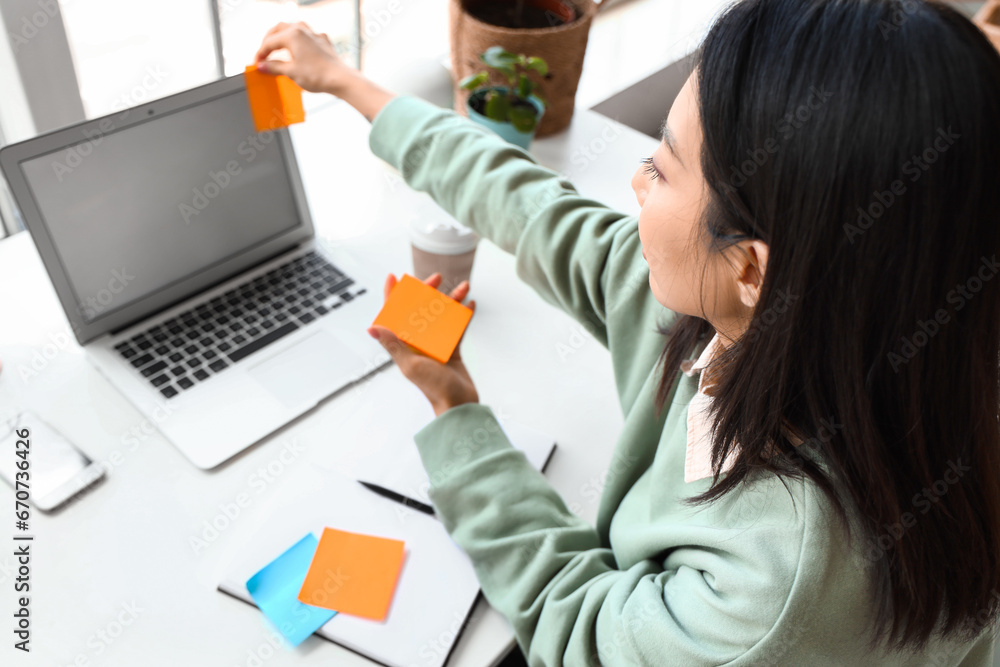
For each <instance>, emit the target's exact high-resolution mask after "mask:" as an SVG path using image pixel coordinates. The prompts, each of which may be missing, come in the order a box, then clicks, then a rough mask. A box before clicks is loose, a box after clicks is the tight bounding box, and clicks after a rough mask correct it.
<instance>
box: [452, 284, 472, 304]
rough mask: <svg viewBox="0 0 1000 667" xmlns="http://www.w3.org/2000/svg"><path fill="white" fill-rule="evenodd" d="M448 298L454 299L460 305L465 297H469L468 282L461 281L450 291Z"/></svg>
mask: <svg viewBox="0 0 1000 667" xmlns="http://www.w3.org/2000/svg"><path fill="white" fill-rule="evenodd" d="M448 296H449V297H451V298H452V299H454V300H455V301H458V302H459V303H462V301H463V300H464V299H465V297H467V296H469V281H468V280H463V281H462V282H460V283H459V284H458V286H457V287H456V288H455V289H453V290H452V291H451V294H449V295H448Z"/></svg>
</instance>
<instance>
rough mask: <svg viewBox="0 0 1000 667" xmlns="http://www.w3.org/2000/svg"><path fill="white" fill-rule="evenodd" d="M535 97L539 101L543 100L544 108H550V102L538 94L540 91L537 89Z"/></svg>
mask: <svg viewBox="0 0 1000 667" xmlns="http://www.w3.org/2000/svg"><path fill="white" fill-rule="evenodd" d="M535 98H536V99H537V100H538V101H539V102H541V103H542V106H543V107H544V108H546V109H548V108H549V103H548V102H546V101H545V98H544V97H542V96H541V95H539V94H538V91H537V90H536V91H535Z"/></svg>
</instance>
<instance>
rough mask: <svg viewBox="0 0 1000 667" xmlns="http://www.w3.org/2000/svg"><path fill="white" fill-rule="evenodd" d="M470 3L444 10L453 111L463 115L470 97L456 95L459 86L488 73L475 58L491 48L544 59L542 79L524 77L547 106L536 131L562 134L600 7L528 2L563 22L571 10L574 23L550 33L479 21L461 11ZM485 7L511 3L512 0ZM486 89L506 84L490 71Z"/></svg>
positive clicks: (578, 1)
mask: <svg viewBox="0 0 1000 667" xmlns="http://www.w3.org/2000/svg"><path fill="white" fill-rule="evenodd" d="M469 1H470V0H451V2H450V6H449V20H450V24H451V25H450V41H451V72H452V82H453V88H454V94H455V111H457V112H458V113H460V114H462V115H466V101H467V100H468V97H469V91H467V90H462V89H460V88H459V87H458V82H459V81H461V80H462V79H463V78H465V77H466V76H468V75H470V74H475V73H477V72H485V71H490V70H488V68H487V67H486V66H485V65H484V64H483V62H482V61H481V60H479V54H481V53H483V52H484V51H486V49H488V48H490V47H491V46H502V47H503V48H505V49H507V50H508V51H510V52H512V53H521V54H524V55H526V56H538V57H541V58H544V59H545V61H546V62H547V63H548V65H549V74H548V76H546V77H541V76H539V75H538V74H537V73H536V72H531V73H530V74H529V77H530V78H531V80H532V81H534V82H535V83H537V84H538V89H537V92H538V94H539V95H540V96H541V97H542V98H544V99H545V101H546V103H547V104H548V107H547V109H546V111H545V116H544V117H543V118H542V120H541V123H540V124H539V125H538V130H537V136H539V137H545V136H548V135H550V134H555V133H556V132H560V131H562V130H564V129H566V127H567V126H568V125H569V123H570V120H572V118H573V110H574V107H575V105H576V90H577V86H578V85H579V83H580V74H581V72H582V71H583V57H584V54H585V53H586V50H587V39H588V37H589V34H590V25H591V23H592V22H593V20H594V16H595V15H596V14H597V12H598V9H599V7H600V6H601V5H598V4H597V3H595V2H594V0H527V2H529V4H532V5H535V6H536V7H539V8H542V9H545V10H546V11H547V12H549V13H551V14H552V15H555V16H557V17H560V18H562V17H564V16H566V14H565V12H566V9H567V7H568V6H569V5H572V7H574V8H575V9H576V13H577V15H578V17H577V18H576V20H574V21H572V22H571V23H565V24H562V25H556V26H553V27H547V28H526V29H517V28H502V27H500V26H495V25H491V24H489V23H484V22H482V21H480V20H479V19H477V18H475V17H474V16H472V15H471V14H470V13H469V12H468V11H467V10H466V6H467V3H468V2H469ZM478 1H479V2H483V1H486V0H478ZM488 1H489V2H496V3H505V2H510V3H513V2H514V1H515V0H488ZM602 5H603V3H602ZM489 83H490V85H494V86H503V85H505V84H508V82H507V80H506V79H504V78H503V76H501V75H499V74H497V73H495V72H492V71H490V81H489Z"/></svg>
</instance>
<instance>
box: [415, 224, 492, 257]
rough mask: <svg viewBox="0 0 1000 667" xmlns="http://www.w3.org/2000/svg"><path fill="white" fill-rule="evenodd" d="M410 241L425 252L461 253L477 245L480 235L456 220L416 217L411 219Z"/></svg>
mask: <svg viewBox="0 0 1000 667" xmlns="http://www.w3.org/2000/svg"><path fill="white" fill-rule="evenodd" d="M410 241H411V242H412V243H413V245H415V246H417V247H418V248H420V249H421V250H423V251H424V252H430V253H434V254H435V255H461V254H463V253H466V252H469V251H470V250H472V249H473V248H475V247H476V244H477V243H478V242H479V236H478V235H477V234H476V233H475V232H474V231H472V230H471V229H469V228H468V227H465V226H463V225H460V224H459V223H458V222H456V221H455V220H449V219H445V218H433V219H431V218H414V219H413V220H411V221H410Z"/></svg>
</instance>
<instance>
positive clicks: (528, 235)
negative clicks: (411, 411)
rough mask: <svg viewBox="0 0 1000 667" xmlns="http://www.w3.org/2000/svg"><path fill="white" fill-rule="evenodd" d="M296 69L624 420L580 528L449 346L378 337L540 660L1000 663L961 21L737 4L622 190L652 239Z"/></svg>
mask: <svg viewBox="0 0 1000 667" xmlns="http://www.w3.org/2000/svg"><path fill="white" fill-rule="evenodd" d="M282 48H284V49H287V50H288V51H289V52H290V54H291V60H290V61H288V62H277V61H266V62H262V64H263V65H264V66H265V67H266V68H267V69H269V70H270V71H272V72H276V73H284V74H287V75H289V76H291V77H292V78H293V79H295V80H296V81H297V82H298V83H299V84H300V85H302V86H303V87H304V88H306V89H308V90H312V91H327V92H329V93H332V94H334V95H337V96H339V97H341V98H343V99H345V100H346V101H348V102H349V103H350V104H352V105H354V106H355V107H356V108H357V109H358V110H359V111H360V112H361V113H363V114H364V115H365V116H366V117H367V118H369V119H370V120H372V121H373V125H372V130H371V139H370V144H371V147H372V149H373V150H374V152H375V153H376V154H377V155H379V156H380V157H382V158H383V159H385V160H386V161H388V162H389V163H390V164H392V165H394V166H396V167H397V168H399V169H400V171H401V172H402V174H403V176H404V178H405V179H406V181H407V182H408V183H409V184H410V185H411V186H412V187H413V188H416V189H418V190H423V191H426V192H428V193H430V195H431V196H432V197H433V198H434V199H435V200H436V201H437V202H438V203H439V204H440V205H441V206H443V207H444V208H445V209H446V210H448V211H449V212H451V213H452V214H453V215H454V216H455V217H456V218H457V219H458V220H460V221H461V222H463V223H465V224H467V225H469V226H471V227H472V228H474V229H475V230H476V231H477V232H479V233H480V234H482V235H483V236H485V237H487V238H489V239H491V240H493V241H494V242H495V243H497V244H498V245H500V246H501V247H503V248H505V249H507V250H508V251H510V252H512V253H515V256H516V261H517V272H518V275H519V276H520V277H521V278H523V279H524V280H525V281H527V282H528V283H530V284H531V285H532V286H534V287H535V288H536V289H537V290H538V291H539V292H540V293H541V294H542V295H543V296H544V297H545V298H547V299H548V300H550V301H551V302H552V303H554V304H556V305H558V306H559V307H561V308H563V309H565V310H566V311H567V312H569V313H570V314H572V315H573V316H574V317H576V318H577V319H579V320H580V321H581V322H583V323H585V324H586V325H587V326H588V328H589V329H590V330H591V331H593V332H594V333H595V335H596V336H597V337H598V338H599V339H600V340H601V341H602V342H603V343H605V344H606V345H607V347H608V349H609V350H610V353H611V356H612V359H613V362H614V368H615V377H616V380H617V384H618V390H619V393H620V397H621V408H622V410H623V411H624V414H625V426H624V429H623V431H622V434H621V439H620V440H619V442H618V444H617V445H616V448H615V455H614V456H615V465H614V466H613V467H612V470H611V471H610V472H609V474H608V476H607V479H606V483H605V488H604V492H603V496H602V499H601V505H600V511H599V515H598V521H597V525H596V527H594V526H591V525H589V524H587V523H586V522H584V521H582V520H581V519H579V518H578V517H576V516H575V515H574V514H572V513H571V512H570V511H569V510H568V509H567V508H566V505H565V504H564V503H563V501H562V500H561V499H560V497H559V496H558V495H557V494H556V492H555V491H554V490H553V489H552V488H551V487H550V486H549V485H548V484H547V482H546V481H545V479H544V478H543V477H542V476H541V475H539V474H538V473H537V472H535V471H534V470H533V469H532V468H531V466H530V465H529V464H528V463H527V462H526V461H525V459H524V457H523V456H522V455H521V454H520V453H518V451H517V450H515V449H513V448H512V447H511V445H510V443H509V442H508V441H507V439H506V437H505V436H504V433H503V431H502V430H501V429H500V428H499V426H498V425H497V422H496V420H495V419H494V416H493V414H492V413H491V411H490V409H489V408H488V407H486V406H483V405H480V404H478V402H477V395H476V390H475V387H474V385H473V382H472V380H471V378H470V377H469V375H468V373H467V372H466V370H465V368H464V366H463V365H462V361H461V359H460V357H459V355H458V354H456V355H455V357H454V358H453V359H452V360H451V361H450V362H449V363H448V364H439V363H437V362H435V361H433V360H431V359H429V358H426V357H422V356H420V355H419V354H417V353H415V352H413V351H412V350H410V349H409V348H407V347H406V346H404V345H401V344H400V343H399V342H398V341H397V340H396V339H395V337H394V336H393V335H392V334H391V333H390V332H389V331H387V330H384V329H373V330H372V331H371V332H370V333H372V334H373V335H375V336H376V337H377V338H378V339H379V340H380V341H381V342H382V343H383V344H384V345H385V346H386V347H387V349H388V350H389V351H390V352H391V354H392V355H393V358H394V359H395V361H396V363H397V364H398V365H399V367H400V369H401V370H402V372H403V373H404V374H405V375H406V376H407V377H408V378H410V380H412V381H413V382H414V383H416V385H417V386H419V387H420V389H421V390H423V392H424V393H425V394H426V396H427V398H428V399H429V400H430V401H431V403H432V405H433V406H434V410H435V413H436V414H437V415H438V416H437V418H436V419H435V420H434V421H432V422H431V423H430V424H429V425H428V426H427V427H426V428H424V429H423V430H421V431H420V432H419V433H418V434H417V435H416V442H417V446H418V448H419V449H420V454H421V457H422V460H423V462H424V465H425V466H426V468H427V470H428V473H429V475H430V479H431V482H432V491H431V498H432V500H433V502H434V504H435V506H436V508H437V511H438V514H439V516H440V517H441V519H442V521H444V524H445V526H446V527H447V528H448V530H449V531H450V532H451V534H452V536H453V537H454V539H455V540H456V541H457V542H458V543H459V544H460V545H461V546H462V547H463V548H464V549H465V550H466V551H467V552H468V554H469V556H470V558H471V559H472V562H473V563H474V565H475V568H476V572H477V573H478V576H479V579H480V581H481V583H482V586H483V590H484V592H485V594H486V597H487V599H488V600H489V602H490V603H491V604H492V605H493V606H494V607H496V608H497V609H498V610H500V611H501V612H502V613H503V614H504V615H506V617H507V618H508V619H509V620H510V622H511V623H512V625H513V627H514V630H515V632H516V636H517V641H518V643H519V645H520V647H521V649H522V650H523V652H524V653H525V655H526V656H527V658H528V662H530V663H531V664H532V665H564V664H565V665H573V666H575V665H596V664H602V665H717V664H734V665H735V664H740V665H744V664H746V665H751V664H752V665H758V664H788V665H826V664H829V665H844V664H852V665H861V664H866V665H867V664H872V665H928V664H932V665H990V664H992V652H993V648H992V640H993V631H994V628H995V626H994V625H993V623H994V621H995V619H996V618H997V615H998V600H1000V594H998V591H1000V427H998V406H1000V278H998V277H997V272H998V270H1000V263H998V260H997V253H998V249H1000V183H998V178H1000V56H998V54H997V53H996V52H995V51H994V50H993V49H992V48H991V46H990V45H989V43H988V42H987V40H986V39H985V38H984V37H983V36H982V35H981V34H980V33H979V31H978V30H977V29H976V28H975V27H974V26H973V25H972V24H971V23H970V22H969V21H967V20H966V19H965V18H963V17H961V16H960V15H959V14H957V13H956V12H954V11H952V10H950V9H948V8H947V7H945V6H943V5H939V4H931V3H925V2H917V1H915V0H909V1H906V2H904V1H900V0H746V1H745V2H740V3H737V4H736V5H734V6H733V7H732V8H731V9H730V10H729V11H728V12H726V13H725V14H724V15H723V16H722V17H721V18H720V19H719V20H718V21H717V23H716V24H715V26H714V27H713V28H712V30H711V32H710V34H709V35H708V37H707V38H706V40H705V42H704V44H703V47H702V49H701V52H700V59H699V62H698V66H697V69H696V71H695V74H694V75H693V76H692V77H691V79H690V80H689V81H688V82H687V85H686V86H685V87H684V89H683V90H682V91H681V93H680V95H679V97H678V98H677V99H676V101H675V102H674V103H673V106H672V108H671V109H670V110H669V115H668V117H667V120H666V123H665V125H664V132H663V142H662V143H661V144H660V146H659V148H658V149H657V150H656V152H655V153H654V154H653V155H652V156H650V157H648V158H647V159H645V160H644V161H643V162H644V164H642V165H641V166H640V168H639V169H638V171H637V172H636V173H635V175H634V176H633V177H632V187H633V189H634V190H635V194H636V197H637V199H638V202H639V204H640V205H641V207H642V212H641V214H640V215H639V217H638V219H636V218H635V217H629V216H626V215H623V214H620V213H617V212H615V211H613V210H609V209H607V208H604V207H602V206H601V205H599V204H598V203H596V202H594V201H592V200H588V199H585V198H582V197H580V196H579V195H578V194H577V193H576V192H575V190H574V189H573V187H572V185H571V184H570V183H568V182H566V181H565V180H564V179H561V178H560V177H559V176H558V175H557V174H555V173H553V172H552V171H549V170H547V169H544V168H542V167H540V166H539V165H537V164H536V163H535V162H534V161H533V160H532V159H531V157H530V156H529V155H528V154H527V153H525V152H522V151H521V150H519V149H516V148H513V147H511V146H509V145H506V144H504V143H503V142H502V141H501V140H500V139H498V138H496V137H494V136H492V135H490V134H489V133H488V132H487V131H485V130H482V129H480V128H478V127H476V126H474V125H473V124H471V123H469V122H468V121H467V120H465V119H463V118H461V117H459V116H457V115H455V114H454V113H452V112H451V111H446V110H442V109H439V108H436V107H434V106H432V105H430V104H428V103H426V102H423V101H421V100H419V99H416V98H413V97H406V96H403V97H394V96H393V95H392V94H390V93H389V92H387V91H385V90H383V89H382V88H380V87H378V86H377V85H375V84H374V83H372V82H371V81H368V80H366V79H365V78H364V77H363V76H361V75H360V74H358V73H357V72H355V71H353V70H351V69H349V68H348V67H346V66H345V65H344V64H342V63H341V62H340V61H339V60H338V59H337V57H336V56H335V55H334V52H333V50H332V49H331V47H330V45H329V42H328V40H325V39H323V37H322V36H317V35H315V34H313V33H312V32H310V31H309V29H308V28H307V27H305V26H303V25H278V26H276V27H275V28H274V29H273V30H271V32H270V33H269V34H268V35H267V36H266V38H265V39H264V42H263V45H262V47H261V49H260V52H259V53H258V60H260V61H264V59H265V58H267V56H268V55H269V54H270V53H272V52H273V51H275V50H277V49H282ZM647 264H648V276H647ZM637 275H638V276H640V278H639V279H638V280H637V279H636V276H637ZM647 277H648V280H647ZM392 284H393V278H392V277H391V276H390V278H389V281H388V282H387V284H386V290H387V291H388V289H389V288H391V286H392ZM435 284H436V282H435ZM467 292H468V285H467V284H464V285H462V286H460V288H458V289H457V290H456V291H455V292H454V293H453V296H454V297H455V298H457V299H460V300H461V299H464V298H465V297H466V294H467ZM608 409H609V410H610V409H613V408H612V407H611V406H609V407H608ZM602 446H609V447H610V446H611V445H610V443H594V447H602Z"/></svg>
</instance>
